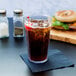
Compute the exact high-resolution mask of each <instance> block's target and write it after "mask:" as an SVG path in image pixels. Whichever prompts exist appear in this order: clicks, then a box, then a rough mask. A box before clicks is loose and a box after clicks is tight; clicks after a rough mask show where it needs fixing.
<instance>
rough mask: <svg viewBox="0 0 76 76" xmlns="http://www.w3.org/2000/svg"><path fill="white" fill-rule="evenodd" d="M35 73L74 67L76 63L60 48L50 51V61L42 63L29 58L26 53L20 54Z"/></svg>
mask: <svg viewBox="0 0 76 76" xmlns="http://www.w3.org/2000/svg"><path fill="white" fill-rule="evenodd" d="M20 56H21V58H22V60H23V61H24V62H25V63H26V64H27V66H28V67H29V68H30V70H31V71H32V72H33V73H36V72H42V71H47V70H54V69H61V68H65V67H74V64H73V63H72V62H71V61H70V60H69V59H68V58H67V57H66V56H64V54H63V53H62V52H61V51H59V50H56V49H55V50H49V51H48V61H47V62H45V63H41V64H36V63H32V62H30V61H29V60H28V57H27V55H26V54H22V55H20Z"/></svg>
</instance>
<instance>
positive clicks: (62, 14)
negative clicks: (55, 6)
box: [55, 10, 76, 22]
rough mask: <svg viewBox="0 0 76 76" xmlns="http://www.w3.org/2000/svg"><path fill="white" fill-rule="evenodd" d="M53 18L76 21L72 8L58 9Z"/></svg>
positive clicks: (75, 14)
mask: <svg viewBox="0 0 76 76" xmlns="http://www.w3.org/2000/svg"><path fill="white" fill-rule="evenodd" d="M55 18H56V19H57V20H59V21H61V22H74V21H76V12H75V11H73V10H62V11H58V12H56V14H55Z"/></svg>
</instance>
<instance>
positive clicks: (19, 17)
mask: <svg viewBox="0 0 76 76" xmlns="http://www.w3.org/2000/svg"><path fill="white" fill-rule="evenodd" d="M13 23H14V31H13V36H14V37H15V38H23V37H24V28H23V11H22V10H20V9H16V10H14V17H13Z"/></svg>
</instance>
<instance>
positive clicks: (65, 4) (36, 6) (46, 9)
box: [0, 0, 76, 17]
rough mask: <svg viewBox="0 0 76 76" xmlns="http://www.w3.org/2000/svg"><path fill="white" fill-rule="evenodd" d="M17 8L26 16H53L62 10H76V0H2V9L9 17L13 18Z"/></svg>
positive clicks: (0, 3)
mask: <svg viewBox="0 0 76 76" xmlns="http://www.w3.org/2000/svg"><path fill="white" fill-rule="evenodd" d="M17 8H18V9H23V11H24V16H28V15H53V14H54V13H55V12H56V11H58V10H61V9H74V10H76V0H0V9H6V10H7V16H10V17H11V16H13V10H14V9H17Z"/></svg>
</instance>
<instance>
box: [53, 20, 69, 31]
mask: <svg viewBox="0 0 76 76" xmlns="http://www.w3.org/2000/svg"><path fill="white" fill-rule="evenodd" d="M52 26H62V27H63V28H64V29H65V30H69V26H68V25H67V24H65V23H63V22H60V21H58V20H56V21H55V22H53V23H52Z"/></svg>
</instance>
